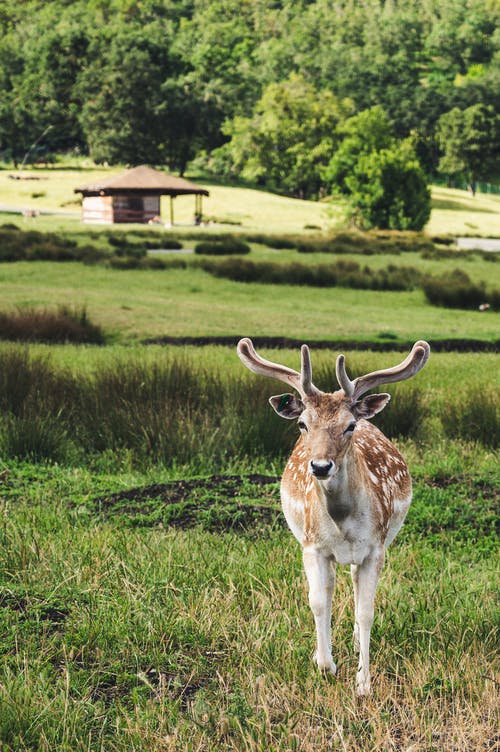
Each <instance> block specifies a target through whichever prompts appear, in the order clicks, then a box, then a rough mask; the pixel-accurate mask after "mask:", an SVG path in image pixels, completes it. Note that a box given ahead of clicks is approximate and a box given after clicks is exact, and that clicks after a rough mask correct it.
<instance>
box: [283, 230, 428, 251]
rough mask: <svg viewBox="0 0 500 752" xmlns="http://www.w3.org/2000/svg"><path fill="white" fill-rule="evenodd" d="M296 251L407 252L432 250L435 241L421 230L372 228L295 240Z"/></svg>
mask: <svg viewBox="0 0 500 752" xmlns="http://www.w3.org/2000/svg"><path fill="white" fill-rule="evenodd" d="M296 247H297V250H298V251H299V253H336V254H345V253H351V254H362V255H365V256H371V255H374V254H379V253H383V254H396V255H399V254H400V253H405V252H409V251H413V252H422V251H431V250H433V249H434V243H433V242H432V240H430V239H429V238H426V237H425V236H424V235H422V234H421V233H417V232H396V231H389V230H387V231H378V232H376V231H372V232H363V233H362V232H338V233H335V234H334V235H331V236H328V237H324V236H321V235H318V236H316V237H311V238H306V239H300V240H298V241H297V242H296Z"/></svg>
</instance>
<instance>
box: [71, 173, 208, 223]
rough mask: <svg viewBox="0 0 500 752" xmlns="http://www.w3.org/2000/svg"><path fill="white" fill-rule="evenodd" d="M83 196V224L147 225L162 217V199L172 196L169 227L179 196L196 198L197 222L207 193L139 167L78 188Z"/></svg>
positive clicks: (186, 183) (199, 188)
mask: <svg viewBox="0 0 500 752" xmlns="http://www.w3.org/2000/svg"><path fill="white" fill-rule="evenodd" d="M75 193H81V194H82V197H83V198H82V212H83V213H82V219H83V221H84V222H89V223H90V222H92V223H98V224H112V223H113V222H142V223H148V222H152V221H156V220H158V218H159V217H160V196H170V224H172V225H173V224H174V203H173V199H174V198H175V197H176V196H187V195H194V197H195V211H194V217H195V222H197V221H199V220H200V219H201V214H202V209H201V202H202V196H208V195H209V194H208V191H207V190H205V188H201V187H200V186H199V185H195V184H194V183H190V182H189V181H188V180H184V179H183V178H178V177H175V176H174V175H166V174H165V173H164V172H160V171H159V170H154V169H153V168H152V167H148V166H147V165H140V166H139V167H134V168H133V169H131V170H127V171H126V172H124V173H122V174H121V175H115V176H114V177H112V178H109V179H107V180H102V181H99V182H97V183H91V184H90V185H86V186H84V187H83V188H75Z"/></svg>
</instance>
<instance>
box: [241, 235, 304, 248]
mask: <svg viewBox="0 0 500 752" xmlns="http://www.w3.org/2000/svg"><path fill="white" fill-rule="evenodd" d="M245 240H246V241H247V242H248V243H258V244H259V245H265V246H267V247H268V248H275V249H276V250H284V249H290V248H296V247H297V240H298V239H297V238H292V237H290V236H287V235H263V234H260V233H252V234H251V235H248V234H245Z"/></svg>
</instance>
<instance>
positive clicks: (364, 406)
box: [351, 394, 391, 420]
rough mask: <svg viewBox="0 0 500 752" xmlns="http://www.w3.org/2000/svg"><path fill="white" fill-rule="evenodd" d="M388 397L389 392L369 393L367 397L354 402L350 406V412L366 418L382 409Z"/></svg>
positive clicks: (389, 397) (371, 416) (357, 416)
mask: <svg viewBox="0 0 500 752" xmlns="http://www.w3.org/2000/svg"><path fill="white" fill-rule="evenodd" d="M390 399H391V395H390V394H370V395H369V396H368V397H364V398H363V399H360V400H358V401H357V402H355V403H354V405H352V407H351V412H352V413H353V415H354V416H355V417H356V418H366V419H367V420H368V419H369V418H373V416H374V415H376V414H377V413H379V412H380V411H381V410H383V409H384V407H385V406H386V405H387V403H388V402H389V400H390Z"/></svg>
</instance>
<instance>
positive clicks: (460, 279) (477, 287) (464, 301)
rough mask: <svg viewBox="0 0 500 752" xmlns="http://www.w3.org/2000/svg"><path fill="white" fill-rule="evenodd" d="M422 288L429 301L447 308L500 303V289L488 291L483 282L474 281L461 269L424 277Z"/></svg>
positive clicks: (474, 306)
mask: <svg viewBox="0 0 500 752" xmlns="http://www.w3.org/2000/svg"><path fill="white" fill-rule="evenodd" d="M422 288H423V290H424V293H425V296H426V298H427V300H428V301H429V303H431V304H432V305H437V306H443V307H445V308H465V309H469V308H471V309H474V308H475V309H477V308H478V307H479V306H480V305H481V304H482V303H490V305H493V306H494V307H498V305H499V303H500V290H493V291H492V292H490V293H487V292H486V289H485V285H484V283H483V282H480V283H478V284H475V283H473V282H472V281H471V280H470V277H469V275H468V274H466V273H465V272H464V271H462V270H461V269H455V270H454V271H453V272H451V273H449V274H445V275H443V276H441V277H431V276H427V277H424V279H423V280H422ZM490 301H491V302H490Z"/></svg>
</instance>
